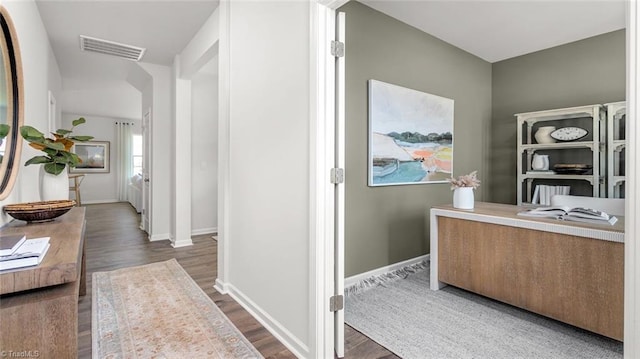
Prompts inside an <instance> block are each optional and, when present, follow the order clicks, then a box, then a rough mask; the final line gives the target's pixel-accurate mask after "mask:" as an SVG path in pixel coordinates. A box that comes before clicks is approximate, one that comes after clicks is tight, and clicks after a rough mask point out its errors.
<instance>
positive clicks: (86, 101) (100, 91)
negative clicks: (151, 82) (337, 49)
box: [57, 78, 142, 118]
mask: <svg viewBox="0 0 640 359" xmlns="http://www.w3.org/2000/svg"><path fill="white" fill-rule="evenodd" d="M62 88H63V91H62V93H61V95H60V96H59V98H57V100H58V107H59V108H62V110H63V111H64V112H68V113H81V114H85V115H97V116H106V117H113V118H142V116H141V115H140V114H141V112H142V110H141V109H140V104H141V102H142V95H141V94H140V91H138V90H137V89H136V88H134V87H133V86H132V85H130V84H129V83H127V82H125V81H104V80H99V81H98V80H95V79H68V78H65V79H63V81H62Z"/></svg>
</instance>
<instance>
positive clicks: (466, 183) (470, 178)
mask: <svg viewBox="0 0 640 359" xmlns="http://www.w3.org/2000/svg"><path fill="white" fill-rule="evenodd" d="M477 174H478V171H473V172H471V173H469V174H468V175H463V176H458V178H453V177H452V178H451V179H449V183H451V189H452V190H454V189H456V188H462V187H472V188H473V189H476V188H478V187H480V180H479V179H478V177H477Z"/></svg>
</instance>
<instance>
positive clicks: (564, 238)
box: [430, 202, 624, 341]
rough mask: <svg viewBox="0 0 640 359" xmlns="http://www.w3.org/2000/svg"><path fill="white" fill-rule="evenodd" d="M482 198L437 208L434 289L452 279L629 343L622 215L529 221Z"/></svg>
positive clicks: (433, 241) (433, 236)
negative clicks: (467, 205) (471, 205)
mask: <svg viewBox="0 0 640 359" xmlns="http://www.w3.org/2000/svg"><path fill="white" fill-rule="evenodd" d="M522 210H524V208H523V207H516V206H510V205H502V204H494V203H482V202H477V203H476V208H475V209H474V210H473V211H471V212H470V211H464V210H456V209H454V208H452V207H450V206H438V207H434V208H432V209H431V212H430V217H431V241H430V244H431V281H430V286H431V289H434V290H438V289H440V288H442V287H443V286H444V285H446V284H449V285H453V286H456V287H460V288H463V289H466V290H468V291H471V292H474V293H478V294H481V295H484V296H487V297H489V298H493V299H496V300H499V301H502V302H505V303H509V304H511V305H514V306H517V307H520V308H523V309H527V310H530V311H532V312H535V313H538V314H541V315H544V316H547V317H550V318H554V319H557V320H560V321H562V322H565V323H569V324H571V325H574V326H577V327H580V328H583V329H586V330H589V331H592V332H595V333H598V334H601V335H604V336H607V337H610V338H614V339H617V340H620V341H622V340H623V331H624V330H623V329H624V328H623V327H624V223H623V222H624V218H622V217H621V218H620V221H619V223H616V224H615V225H613V226H601V225H592V224H586V223H574V222H567V221H557V220H555V219H531V218H525V217H522V216H518V215H517V213H518V212H520V211H522Z"/></svg>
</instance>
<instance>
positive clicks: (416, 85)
mask: <svg viewBox="0 0 640 359" xmlns="http://www.w3.org/2000/svg"><path fill="white" fill-rule="evenodd" d="M340 11H343V12H345V13H346V18H347V27H346V32H347V37H346V134H345V135H346V177H345V179H346V182H345V186H346V203H345V205H346V213H345V220H346V223H345V247H346V248H345V274H346V276H347V277H348V276H352V275H355V274H359V273H363V272H366V271H369V270H372V269H375V268H379V267H383V266H386V265H389V264H393V263H397V262H400V261H403V260H406V259H409V258H414V257H417V256H419V255H422V254H426V253H429V243H428V226H427V225H428V223H425V213H426V211H427V210H428V208H430V207H431V206H434V205H438V204H444V203H451V201H452V199H451V198H452V194H451V190H450V188H449V185H448V184H421V185H404V186H385V187H368V186H367V149H368V143H367V131H368V119H367V81H368V80H369V79H376V80H380V81H384V82H387V83H391V84H395V85H399V86H403V87H407V88H411V89H415V90H419V91H423V92H427V93H430V94H435V95H439V96H443V97H447V98H450V99H453V100H454V101H455V108H454V162H453V167H454V174H455V175H460V174H465V173H468V172H471V171H472V170H479V177H480V179H481V180H482V179H487V177H488V174H487V171H486V170H485V169H486V168H487V159H488V157H489V155H488V143H489V141H488V130H489V128H490V123H491V64H490V63H488V62H486V61H484V60H482V59H480V58H478V57H475V56H473V55H471V54H469V53H467V52H465V51H462V50H460V49H458V48H456V47H454V46H451V45H449V44H447V43H445V42H443V41H441V40H439V39H437V38H435V37H433V36H430V35H427V34H425V33H424V32H422V31H419V30H417V29H415V28H413V27H411V26H409V25H406V24H404V23H402V22H400V21H397V20H395V19H393V18H391V17H389V16H386V15H384V14H382V13H380V12H377V11H375V10H373V9H371V8H369V7H367V6H365V5H362V4H360V3H358V2H355V1H352V2H349V3H348V4H346V5H345V6H343V7H342V8H340ZM476 199H477V200H482V199H483V187H482V186H481V187H480V189H479V190H478V191H476Z"/></svg>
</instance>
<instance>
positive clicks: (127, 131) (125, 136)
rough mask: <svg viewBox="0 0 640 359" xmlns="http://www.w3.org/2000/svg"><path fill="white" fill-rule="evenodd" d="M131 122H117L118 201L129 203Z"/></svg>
mask: <svg viewBox="0 0 640 359" xmlns="http://www.w3.org/2000/svg"><path fill="white" fill-rule="evenodd" d="M132 125H133V123H130V122H120V121H118V122H116V154H117V157H118V161H117V162H116V163H117V165H116V168H117V175H118V200H119V201H129V195H128V193H129V179H130V178H131V176H132V173H131V169H132V167H133V165H132V161H133V159H132V153H131V148H132V145H131V143H132V138H131V126H132Z"/></svg>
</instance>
